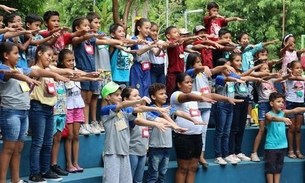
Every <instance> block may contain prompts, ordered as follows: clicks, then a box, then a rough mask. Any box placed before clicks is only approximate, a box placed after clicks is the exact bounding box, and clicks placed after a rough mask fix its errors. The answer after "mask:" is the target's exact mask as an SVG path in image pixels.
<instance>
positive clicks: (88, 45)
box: [73, 38, 96, 72]
mask: <svg viewBox="0 0 305 183" xmlns="http://www.w3.org/2000/svg"><path fill="white" fill-rule="evenodd" d="M95 41H96V38H91V39H89V40H87V41H83V42H81V43H79V44H78V45H74V46H73V50H74V56H75V63H76V68H78V69H80V70H83V71H86V72H94V71H96V68H95V61H94V47H95Z"/></svg>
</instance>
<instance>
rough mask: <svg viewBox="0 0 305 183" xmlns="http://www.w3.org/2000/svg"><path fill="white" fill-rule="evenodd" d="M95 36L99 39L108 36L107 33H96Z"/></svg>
mask: <svg viewBox="0 0 305 183" xmlns="http://www.w3.org/2000/svg"><path fill="white" fill-rule="evenodd" d="M94 37H96V38H97V39H102V38H104V37H106V34H95V35H94Z"/></svg>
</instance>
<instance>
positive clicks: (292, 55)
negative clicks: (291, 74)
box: [280, 34, 305, 74]
mask: <svg viewBox="0 0 305 183" xmlns="http://www.w3.org/2000/svg"><path fill="white" fill-rule="evenodd" d="M304 52H305V49H303V50H297V51H296V50H295V38H294V36H293V35H292V34H287V35H286V36H285V37H284V38H283V40H282V47H281V50H280V56H281V57H282V58H283V64H282V70H283V74H286V73H287V64H289V63H290V62H292V61H294V60H298V56H300V55H301V54H302V53H304Z"/></svg>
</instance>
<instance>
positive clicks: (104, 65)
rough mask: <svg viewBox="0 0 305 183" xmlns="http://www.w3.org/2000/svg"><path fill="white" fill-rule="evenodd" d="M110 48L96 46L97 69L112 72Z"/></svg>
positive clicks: (95, 59)
mask: <svg viewBox="0 0 305 183" xmlns="http://www.w3.org/2000/svg"><path fill="white" fill-rule="evenodd" d="M108 48H109V46H108V45H96V46H95V47H94V61H95V68H96V69H103V71H111V67H110V56H109V51H108Z"/></svg>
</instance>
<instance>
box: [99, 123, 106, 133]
mask: <svg viewBox="0 0 305 183" xmlns="http://www.w3.org/2000/svg"><path fill="white" fill-rule="evenodd" d="M99 125H100V128H101V132H102V133H103V132H105V128H104V124H103V122H102V121H100V122H99Z"/></svg>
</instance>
